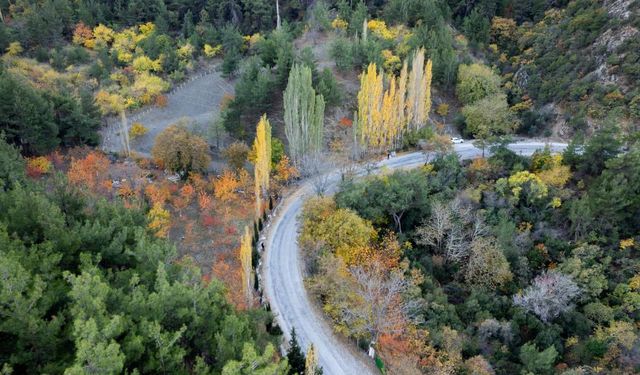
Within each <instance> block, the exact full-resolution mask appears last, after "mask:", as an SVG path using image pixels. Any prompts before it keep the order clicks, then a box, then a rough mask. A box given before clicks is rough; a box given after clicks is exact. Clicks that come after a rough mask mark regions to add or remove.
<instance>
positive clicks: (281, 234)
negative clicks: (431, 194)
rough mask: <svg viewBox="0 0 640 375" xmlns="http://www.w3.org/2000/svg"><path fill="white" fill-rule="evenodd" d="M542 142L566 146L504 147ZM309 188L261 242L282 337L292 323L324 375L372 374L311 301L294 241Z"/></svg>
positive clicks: (402, 159)
mask: <svg viewBox="0 0 640 375" xmlns="http://www.w3.org/2000/svg"><path fill="white" fill-rule="evenodd" d="M547 144H548V145H549V146H550V147H551V149H552V151H555V152H560V151H562V150H563V149H564V148H565V147H566V146H567V145H566V144H562V143H542V142H518V143H513V144H511V145H510V146H509V148H510V149H512V150H513V151H515V152H517V153H519V154H522V155H527V156H528V155H531V154H533V152H534V151H536V150H538V149H542V148H544V146H545V145H547ZM453 148H454V150H455V152H456V153H458V155H459V156H460V158H461V159H470V158H473V157H477V156H480V155H482V151H481V150H480V149H477V148H475V147H474V146H473V145H471V144H469V143H463V144H458V145H454V147H453ZM424 162H425V156H424V154H422V153H421V152H414V153H410V154H404V155H400V156H397V157H394V158H391V159H385V160H383V161H381V162H379V163H378V164H377V165H378V166H379V167H381V166H386V167H387V168H390V169H397V168H410V167H416V166H419V165H421V164H423V163H424ZM339 174H340V172H338V171H333V172H331V173H330V175H329V179H330V187H329V190H330V191H334V190H335V188H336V187H337V184H338V181H339V179H340V175H339ZM313 194H314V193H313V187H312V185H311V183H310V182H307V183H305V184H303V185H302V186H301V187H300V188H299V189H298V190H297V191H296V192H294V193H293V194H291V195H290V196H289V197H287V198H286V199H285V200H284V202H283V203H282V205H281V207H280V208H279V212H278V214H277V216H276V217H275V218H274V221H273V223H272V225H271V228H270V231H269V233H268V236H267V239H266V243H265V245H266V251H265V255H264V257H265V260H264V263H263V269H262V272H263V280H264V281H265V291H266V296H267V298H268V300H269V302H270V304H271V308H272V310H273V312H274V314H275V316H276V319H277V321H278V323H279V325H280V327H281V328H282V330H283V332H284V334H285V337H286V338H287V339H289V338H290V332H291V329H292V328H295V329H296V333H297V335H298V340H299V342H300V345H301V347H302V348H303V350H305V351H306V349H307V348H308V347H309V345H310V344H311V343H313V345H314V346H315V347H316V353H318V356H319V362H320V365H321V366H322V367H323V369H324V373H325V374H326V375H342V374H344V375H365V374H374V373H375V368H374V367H373V366H372V364H371V362H370V360H369V359H368V358H367V357H366V356H365V355H364V353H361V352H359V351H357V350H355V349H354V348H352V347H351V346H350V345H349V344H346V343H345V342H344V341H343V340H340V339H339V338H338V337H337V336H336V334H335V333H334V332H333V330H332V329H331V326H330V325H329V324H328V322H326V321H325V319H324V317H323V316H322V313H321V312H320V311H318V310H317V309H316V308H315V307H314V305H313V303H312V301H311V300H310V297H309V295H308V294H307V292H306V290H305V287H304V279H303V274H302V264H303V262H302V260H301V259H300V251H299V249H298V243H297V235H298V215H299V214H300V211H301V210H302V205H303V202H304V200H305V199H306V198H308V197H310V196H312V195H313Z"/></svg>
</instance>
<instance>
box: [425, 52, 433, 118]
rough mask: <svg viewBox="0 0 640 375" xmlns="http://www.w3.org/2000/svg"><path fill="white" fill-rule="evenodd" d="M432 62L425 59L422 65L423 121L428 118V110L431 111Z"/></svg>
mask: <svg viewBox="0 0 640 375" xmlns="http://www.w3.org/2000/svg"><path fill="white" fill-rule="evenodd" d="M432 67H433V64H432V63H431V59H429V60H427V63H426V64H425V65H424V76H423V79H424V82H423V83H422V87H423V88H424V121H425V122H426V121H427V120H429V112H431V78H432V76H433V74H432Z"/></svg>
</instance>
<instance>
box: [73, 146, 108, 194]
mask: <svg viewBox="0 0 640 375" xmlns="http://www.w3.org/2000/svg"><path fill="white" fill-rule="evenodd" d="M109 165H110V163H109V159H107V157H106V156H104V155H103V154H102V153H99V152H96V151H93V152H90V153H89V154H88V155H87V156H86V157H85V158H84V159H73V160H72V161H71V166H70V168H69V171H68V172H67V177H68V178H69V183H71V184H74V185H78V186H84V187H87V188H89V189H90V190H92V191H95V190H96V189H97V188H98V187H99V186H104V185H105V181H107V182H108V176H107V174H108V171H109Z"/></svg>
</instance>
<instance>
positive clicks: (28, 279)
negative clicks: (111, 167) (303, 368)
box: [0, 182, 286, 374]
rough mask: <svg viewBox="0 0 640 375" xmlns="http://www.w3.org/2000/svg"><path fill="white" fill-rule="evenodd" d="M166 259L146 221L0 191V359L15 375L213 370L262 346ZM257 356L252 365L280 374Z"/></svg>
mask: <svg viewBox="0 0 640 375" xmlns="http://www.w3.org/2000/svg"><path fill="white" fill-rule="evenodd" d="M63 183H64V182H63ZM63 201H65V202H66V203H65V204H64V205H63V204H62V202H63ZM72 207H76V208H75V209H72ZM63 208H64V209H63ZM174 259H175V248H174V247H173V246H172V245H170V244H168V243H166V242H164V241H163V240H160V239H157V238H155V237H153V236H152V235H151V234H150V233H148V232H147V230H146V222H145V215H144V212H141V211H137V210H132V209H126V208H124V207H122V206H121V205H120V204H119V203H107V202H105V201H103V200H99V201H93V202H89V201H84V200H82V199H81V198H80V196H78V195H77V193H74V192H73V190H69V188H68V187H65V185H61V187H60V188H56V189H53V191H52V192H50V193H46V194H45V193H43V192H42V191H41V189H40V188H38V187H34V186H31V185H29V184H27V186H26V187H20V186H16V187H14V188H12V189H10V190H7V191H0V272H1V273H2V275H3V283H2V284H0V316H1V317H2V319H1V320H0V333H1V334H2V336H3V337H5V338H7V339H8V340H10V341H11V343H12V345H0V356H1V357H2V358H5V360H6V362H5V363H7V364H8V365H10V366H11V367H12V368H13V369H14V370H15V371H17V372H21V373H63V372H68V373H70V374H75V373H86V370H87V369H88V368H91V369H96V371H98V370H99V372H100V373H122V372H151V373H160V372H167V373H176V374H187V373H191V370H192V366H196V367H199V368H210V369H211V370H212V371H213V370H215V372H216V373H219V372H220V371H221V370H222V368H223V367H224V366H225V365H226V364H227V363H235V362H234V361H241V360H243V354H242V353H241V351H242V347H243V345H244V346H245V347H246V346H251V347H262V345H264V344H258V343H265V342H266V341H268V340H269V337H268V336H267V335H265V334H264V333H261V332H264V327H263V328H261V329H256V327H257V326H256V325H257V324H262V323H257V322H261V321H262V320H261V319H255V320H252V319H250V318H249V316H248V315H247V314H246V313H238V312H236V311H235V309H234V308H233V307H232V306H231V305H230V304H229V303H228V302H227V301H226V300H225V291H224V289H223V287H222V286H221V284H220V283H219V282H217V281H216V280H213V281H211V282H209V283H204V282H203V281H202V278H201V275H200V273H199V270H198V269H197V268H196V267H195V266H193V265H192V264H191V262H190V261H189V259H184V260H183V261H182V262H180V264H177V263H176V262H174ZM265 350H266V352H265V354H264V356H262V357H261V360H260V366H262V367H264V368H268V369H270V370H271V372H267V373H284V372H283V371H284V368H286V362H281V363H279V364H278V363H277V362H276V360H275V356H274V352H273V348H272V347H270V345H268V346H267V348H266V349H265ZM245 352H246V350H245ZM245 356H246V354H245ZM198 358H200V359H198ZM202 358H207V360H206V362H204V361H203V360H202ZM230 366H231V365H230ZM276 368H277V369H280V370H279V371H280V372H275V370H274V369H276ZM231 373H233V372H231Z"/></svg>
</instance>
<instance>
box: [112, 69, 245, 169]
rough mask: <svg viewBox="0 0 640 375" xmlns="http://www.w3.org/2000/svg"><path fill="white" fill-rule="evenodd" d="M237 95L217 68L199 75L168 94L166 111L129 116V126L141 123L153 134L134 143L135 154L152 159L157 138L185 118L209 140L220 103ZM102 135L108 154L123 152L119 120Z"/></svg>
mask: <svg viewBox="0 0 640 375" xmlns="http://www.w3.org/2000/svg"><path fill="white" fill-rule="evenodd" d="M233 93H234V88H233V83H232V82H231V81H228V80H226V79H224V78H222V76H221V73H220V72H219V71H217V70H216V69H215V67H212V68H208V69H207V70H203V71H200V72H197V73H195V74H194V75H193V76H191V77H189V79H188V80H186V81H185V82H182V83H180V84H178V85H176V86H175V87H174V88H173V89H172V90H171V92H169V93H168V94H167V99H168V102H167V106H166V107H164V108H160V107H155V106H154V107H149V108H146V109H143V110H141V111H139V112H136V113H134V114H130V115H129V117H128V123H129V126H131V124H133V123H134V122H139V123H141V124H143V125H144V126H145V127H146V128H147V129H148V130H149V131H148V133H147V134H145V135H144V136H142V137H140V138H138V139H135V140H132V141H131V149H132V151H135V152H136V153H138V154H141V155H144V156H149V155H150V154H151V148H152V147H153V143H154V140H155V138H156V136H157V135H158V134H159V133H160V132H161V131H162V130H163V129H165V128H166V127H167V126H169V125H171V124H174V123H176V122H178V121H179V120H180V119H183V118H185V119H187V120H188V121H190V122H193V123H194V128H195V131H196V132H198V133H200V134H202V135H204V136H206V135H207V128H208V125H209V124H210V123H211V122H212V121H213V120H214V119H215V118H216V116H217V115H218V113H219V108H220V101H221V100H222V98H223V97H224V95H225V94H233ZM101 135H102V149H103V150H104V151H106V152H121V151H122V140H121V135H120V122H119V119H117V118H108V119H107V126H105V127H104V128H103V129H102V131H101Z"/></svg>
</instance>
